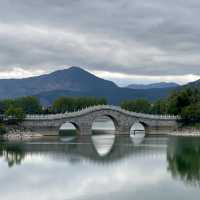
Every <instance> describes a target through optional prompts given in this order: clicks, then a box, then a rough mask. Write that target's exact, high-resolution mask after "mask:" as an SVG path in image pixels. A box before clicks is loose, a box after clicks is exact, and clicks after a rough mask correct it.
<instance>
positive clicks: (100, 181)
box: [0, 122, 200, 200]
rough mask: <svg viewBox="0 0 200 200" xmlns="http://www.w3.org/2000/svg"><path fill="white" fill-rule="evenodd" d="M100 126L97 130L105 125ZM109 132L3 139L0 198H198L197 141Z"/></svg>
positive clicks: (199, 146)
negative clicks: (16, 139) (85, 135)
mask: <svg viewBox="0 0 200 200" xmlns="http://www.w3.org/2000/svg"><path fill="white" fill-rule="evenodd" d="M101 123H102V122H99V124H96V127H98V128H97V129H98V130H99V129H100V128H101V127H104V129H105V127H106V126H105V125H102V124H101ZM107 127H110V126H109V125H108V126H107ZM108 129H109V128H108ZM108 129H107V130H106V131H105V130H102V131H103V133H104V134H99V132H98V134H93V135H92V136H91V137H90V136H88V137H78V136H73V135H72V136H67V137H66V136H58V137H55V136H54V137H45V138H42V139H38V140H32V141H23V142H22V141H18V142H17V141H15V142H14V141H13V142H11V141H10V142H8V141H1V142H0V195H1V197H0V199H2V200H12V199H24V200H35V199H37V200H65V199H66V200H68V199H69V200H74V199H75V200H102V199H104V200H121V199H124V200H126V199H127V200H132V199H137V200H146V199H148V200H160V199H163V200H169V199H171V200H172V199H174V200H179V199H180V200H184V199H185V200H188V199H190V200H197V199H199V196H200V139H199V138H195V137H193V138H192V137H167V136H144V133H143V132H142V131H139V132H138V133H137V132H136V134H131V135H130V136H115V135H114V134H112V129H110V130H108ZM137 129H138V128H137Z"/></svg>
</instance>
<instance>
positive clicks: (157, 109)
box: [151, 100, 168, 115]
mask: <svg viewBox="0 0 200 200" xmlns="http://www.w3.org/2000/svg"><path fill="white" fill-rule="evenodd" d="M151 113H152V114H158V115H161V114H167V113H168V102H167V101H166V100H158V101H156V102H155V103H154V104H153V105H152V108H151Z"/></svg>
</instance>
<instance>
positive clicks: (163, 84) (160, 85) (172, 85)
mask: <svg viewBox="0 0 200 200" xmlns="http://www.w3.org/2000/svg"><path fill="white" fill-rule="evenodd" d="M179 86H180V85H179V84H177V83H173V82H160V83H152V84H147V85H144V84H131V85H128V86H127V88H130V89H135V90H138V89H153V88H175V87H179Z"/></svg>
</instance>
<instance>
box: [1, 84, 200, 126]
mask: <svg viewBox="0 0 200 200" xmlns="http://www.w3.org/2000/svg"><path fill="white" fill-rule="evenodd" d="M105 104H107V100H106V98H96V97H60V98H58V99H56V100H55V101H54V102H53V103H52V105H51V106H50V107H42V105H41V103H40V101H39V100H38V99H37V97H35V96H28V97H19V98H16V99H5V100H1V101H0V114H3V115H4V116H7V117H8V118H11V119H12V118H14V119H18V121H21V120H23V119H24V117H25V115H26V114H55V113H65V112H73V111H77V110H80V109H83V108H86V107H89V106H94V105H105ZM120 106H121V107H122V108H123V109H126V110H129V111H133V112H140V113H150V114H172V115H180V116H181V118H182V120H183V122H184V123H185V124H196V123H199V122H200V90H199V89H197V88H191V87H187V88H183V89H180V90H175V91H173V93H172V94H171V95H170V96H169V97H168V98H166V99H161V100H158V101H156V102H153V103H152V102H149V101H147V100H146V99H136V100H125V101H123V102H121V104H120Z"/></svg>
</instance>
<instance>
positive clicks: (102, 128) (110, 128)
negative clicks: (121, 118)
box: [92, 115, 118, 135]
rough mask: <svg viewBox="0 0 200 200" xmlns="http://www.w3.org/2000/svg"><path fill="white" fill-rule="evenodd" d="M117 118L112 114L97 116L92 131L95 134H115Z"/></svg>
mask: <svg viewBox="0 0 200 200" xmlns="http://www.w3.org/2000/svg"><path fill="white" fill-rule="evenodd" d="M117 127H118V123H117V120H116V119H115V118H114V117H112V116H110V115H102V116H98V117H96V118H95V119H94V120H93V122H92V133H93V134H94V135H99V134H100V135H102V134H114V133H115V131H116V130H117Z"/></svg>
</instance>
